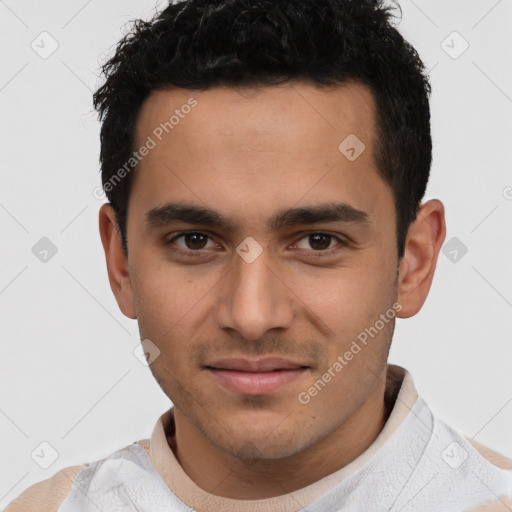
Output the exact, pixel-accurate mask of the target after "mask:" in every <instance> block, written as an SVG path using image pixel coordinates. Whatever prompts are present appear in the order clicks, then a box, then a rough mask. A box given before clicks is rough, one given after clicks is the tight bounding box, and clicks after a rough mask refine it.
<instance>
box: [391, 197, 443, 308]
mask: <svg viewBox="0 0 512 512" xmlns="http://www.w3.org/2000/svg"><path fill="white" fill-rule="evenodd" d="M445 236H446V223H445V218H444V206H443V203H441V201H439V200H437V199H432V200H430V201H427V202H426V203H425V204H423V205H421V208H420V210H419V211H418V215H417V217H416V220H415V221H414V222H413V223H412V224H411V226H410V227H409V231H408V232H407V238H406V241H405V249H404V256H403V258H402V260H401V262H400V269H399V277H398V302H399V303H400V304H401V305H402V309H401V310H400V311H397V316H398V317H399V318H409V317H411V316H414V315H415V314H416V313H418V311H419V310H420V309H421V308H422V306H423V304H424V302H425V300H426V298H427V295H428V292H429V291H430V286H431V285H432V279H433V278H434V271H435V268H436V263H437V257H438V255H439V251H440V250H441V246H442V245H443V242H444V239H445Z"/></svg>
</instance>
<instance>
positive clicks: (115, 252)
mask: <svg viewBox="0 0 512 512" xmlns="http://www.w3.org/2000/svg"><path fill="white" fill-rule="evenodd" d="M99 228H100V236H101V243H102V244H103V249H104V250H105V258H106V260H107V271H108V279H109V281H110V288H112V291H113V292H114V295H115V297H116V300H117V304H118V305H119V309H120V310H121V311H122V313H123V314H124V315H125V316H127V317H128V318H132V319H135V318H137V315H136V313H135V307H134V301H133V292H132V284H131V279H130V273H129V270H128V261H127V258H126V256H125V255H124V252H123V246H122V243H121V234H120V232H119V228H118V225H117V218H116V213H115V210H114V208H112V206H111V205H110V204H104V205H102V206H101V208H100V212H99Z"/></svg>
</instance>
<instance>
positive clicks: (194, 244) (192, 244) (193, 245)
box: [185, 233, 206, 249]
mask: <svg viewBox="0 0 512 512" xmlns="http://www.w3.org/2000/svg"><path fill="white" fill-rule="evenodd" d="M201 238H203V240H202V241H201V240H200V239H201ZM205 240H206V236H205V235H202V234H201V233H187V234H186V235H185V243H186V245H187V247H188V248H189V249H202V248H203V247H204V246H205V245H206V243H205Z"/></svg>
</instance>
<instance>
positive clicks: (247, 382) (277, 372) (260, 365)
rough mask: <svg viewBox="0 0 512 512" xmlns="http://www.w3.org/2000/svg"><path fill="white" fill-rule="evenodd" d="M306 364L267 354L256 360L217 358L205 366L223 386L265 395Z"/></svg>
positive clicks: (301, 373)
mask: <svg viewBox="0 0 512 512" xmlns="http://www.w3.org/2000/svg"><path fill="white" fill-rule="evenodd" d="M308 368H309V367H307V366H305V365H301V364H299V363H296V362H293V361H290V360H287V359H282V358H278V357H270V358H264V359H258V360H250V359H242V358H235V359H219V360H217V361H214V362H212V363H211V364H208V365H207V366H206V369H207V370H208V372H209V373H210V374H211V375H212V376H213V377H214V378H215V379H216V380H217V381H218V382H219V383H220V384H221V385H223V386H224V387H227V388H228V389H230V390H231V391H234V392H236V393H240V394H244V395H252V396H257V395H267V394H270V393H273V392H275V391H277V390H278V389H279V388H281V387H283V386H285V385H286V384H288V383H290V382H292V381H294V380H296V379H298V378H299V377H300V376H302V375H303V374H304V372H306V371H307V370H308Z"/></svg>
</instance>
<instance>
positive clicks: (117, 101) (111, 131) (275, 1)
mask: <svg viewBox="0 0 512 512" xmlns="http://www.w3.org/2000/svg"><path fill="white" fill-rule="evenodd" d="M394 19H395V16H394V14H393V12H392V7H390V6H386V5H385V4H384V2H383V1H381V0H182V1H178V2H177V3H174V4H169V5H168V6H167V7H166V8H165V9H163V10H162V11H161V12H160V13H157V14H155V16H154V17H153V19H151V20H150V21H144V20H140V19H138V20H132V22H131V23H132V26H131V30H130V31H129V32H128V33H127V34H125V35H124V37H123V38H122V39H121V40H120V41H119V43H118V45H117V48H116V51H115V54H114V56H113V57H111V58H110V59H109V60H108V61H107V62H106V63H105V64H104V65H103V66H102V68H101V71H102V75H103V76H104V77H105V81H104V83H103V85H101V87H99V88H98V90H97V91H96V92H95V93H94V95H93V103H94V107H95V109H96V110H97V111H98V114H99V119H100V121H101V123H102V126H101V135H100V138H101V151H100V164H101V173H102V184H103V188H104V190H105V192H106V194H107V198H108V200H109V202H110V204H111V205H112V207H113V208H114V210H115V213H116V220H117V224H118V229H119V232H120V234H121V238H122V244H123V249H124V251H125V254H126V255H127V254H128V244H127V239H126V222H127V210H128V201H129V196H130V189H131V185H132V182H133V173H128V174H127V175H126V176H125V177H124V179H123V180H121V181H120V182H119V183H117V184H116V186H115V187H111V186H110V187H106V186H105V185H106V184H107V183H108V182H109V180H110V179H111V178H112V176H113V175H114V174H115V173H116V172H117V171H118V170H119V169H120V168H121V167H122V166H123V164H124V163H125V162H127V161H128V160H129V159H130V157H131V156H132V152H133V151H134V147H133V146H134V138H135V124H136V121H137V115H138V113H139V111H140V109H141V106H142V104H143V102H144V101H145V99H146V98H147V97H148V95H149V94H150V93H151V92H152V91H154V90H159V89H165V88H172V87H180V88H185V89H190V90H201V91H204V90H207V89H208V88H211V87H215V86H220V85H224V86H229V87H237V88H238V87H250V86H261V85H279V84H284V83H288V82H292V81H294V80H304V81H308V82H310V83H313V84H316V85H318V86H331V85H334V86H335V85H336V84H341V83H344V82H349V81H358V82H360V83H363V84H365V85H367V86H369V88H370V90H371V91H372V93H373V95H374V98H375V101H376V106H377V113H376V118H377V119H376V121H377V134H378V141H377V143H376V147H375V154H374V156H375V159H376V162H377V166H378V172H379V173H380V175H381V176H382V177H383V179H384V180H385V181H386V182H387V183H388V184H389V185H390V186H391V188H392V189H393V194H394V201H395V207H396V214H397V222H396V235H397V252H398V258H399V259H400V258H402V256H403V252H404V248H405V240H406V235H407V231H408V229H409V226H410V224H411V223H412V222H413V221H414V220H415V219H416V216H417V213H418V209H419V205H420V201H421V199H422V197H423V195H424V194H425V190H426V186H427V182H428V178H429V174H430V166H431V161H432V140H431V135H430V107H429V96H430V92H431V90H430V84H429V81H428V76H427V74H426V71H425V67H424V65H423V62H422V61H421V59H420V57H419V55H418V53H417V51H416V50H415V49H414V48H413V47H412V46H411V45H410V44H409V43H408V42H407V41H405V40H404V38H403V37H402V36H401V35H400V33H399V32H398V30H397V29H396V28H395V26H394V25H393V21H394Z"/></svg>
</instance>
